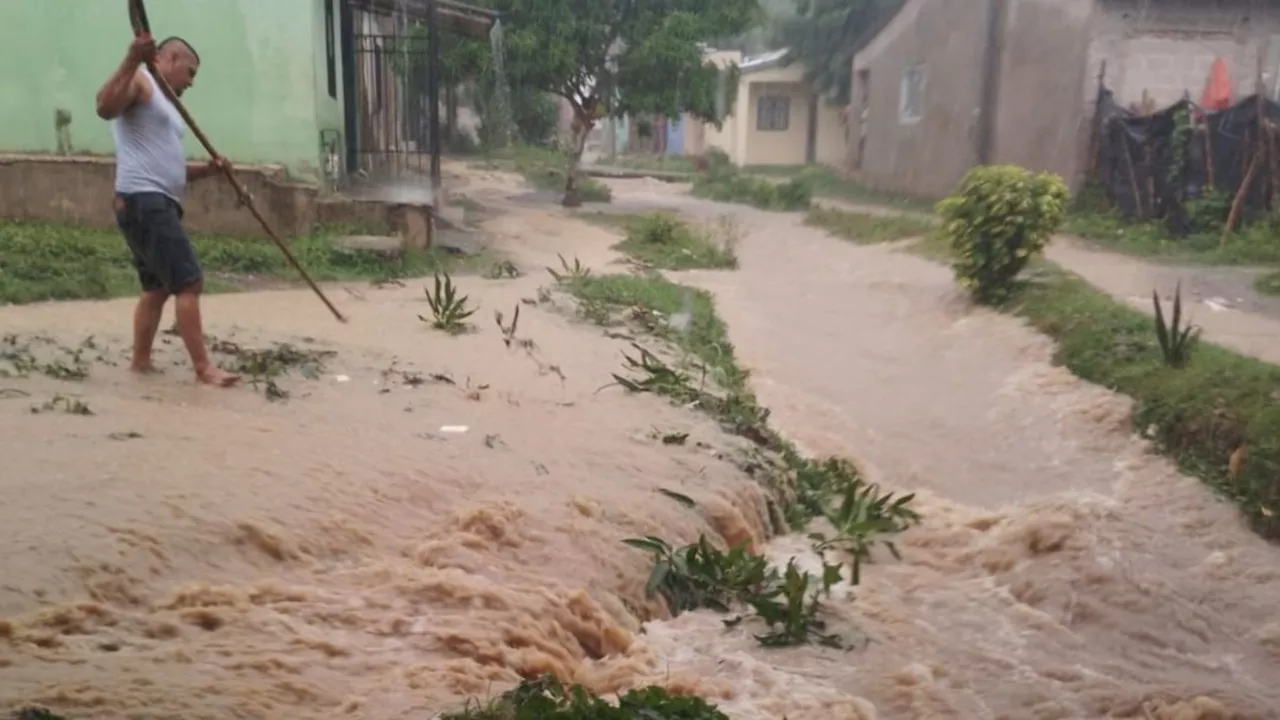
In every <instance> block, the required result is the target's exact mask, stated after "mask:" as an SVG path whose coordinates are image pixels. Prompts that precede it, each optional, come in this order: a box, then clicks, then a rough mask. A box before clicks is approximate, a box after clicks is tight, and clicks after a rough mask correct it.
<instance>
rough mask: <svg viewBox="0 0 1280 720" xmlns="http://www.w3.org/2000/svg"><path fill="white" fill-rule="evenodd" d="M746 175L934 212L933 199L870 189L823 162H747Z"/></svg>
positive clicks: (857, 200) (850, 198)
mask: <svg viewBox="0 0 1280 720" xmlns="http://www.w3.org/2000/svg"><path fill="white" fill-rule="evenodd" d="M743 172H745V173H747V174H749V175H758V176H761V177H768V178H775V179H791V178H800V179H802V180H806V181H808V183H809V186H810V187H811V188H812V189H813V196H814V197H822V198H830V199H832V200H844V201H847V202H851V203H867V204H872V205H882V206H884V207H891V208H897V209H900V210H909V211H914V212H920V213H927V214H932V213H933V202H932V201H930V200H922V199H920V198H911V197H905V196H903V195H898V194H896V193H891V192H886V191H883V190H876V189H874V188H869V187H867V186H866V185H863V184H862V183H860V182H857V181H856V180H851V179H849V178H844V177H841V176H839V175H837V174H836V172H835V171H833V170H832V169H831V168H829V167H827V166H825V165H749V166H747V167H746V168H744V169H743Z"/></svg>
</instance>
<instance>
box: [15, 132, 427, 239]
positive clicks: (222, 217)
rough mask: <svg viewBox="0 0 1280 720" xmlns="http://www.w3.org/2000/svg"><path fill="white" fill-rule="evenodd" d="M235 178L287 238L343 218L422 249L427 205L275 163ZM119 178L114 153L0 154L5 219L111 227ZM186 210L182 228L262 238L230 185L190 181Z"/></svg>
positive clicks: (341, 222) (242, 170) (240, 172)
mask: <svg viewBox="0 0 1280 720" xmlns="http://www.w3.org/2000/svg"><path fill="white" fill-rule="evenodd" d="M236 176H237V178H238V179H239V180H240V182H241V184H243V185H244V187H245V188H246V189H247V190H248V191H249V193H250V194H251V195H252V196H253V200H254V205H255V206H256V207H257V208H258V210H259V211H260V212H261V213H262V214H263V216H264V217H265V218H266V219H267V222H269V223H271V226H272V227H273V228H274V229H275V230H276V232H278V233H279V234H280V235H281V236H282V237H284V238H291V237H297V236H299V235H306V234H308V233H310V232H312V231H314V230H315V229H317V228H318V227H320V226H323V225H334V224H339V225H354V226H357V227H359V228H362V229H364V230H366V231H368V232H374V233H381V232H394V233H399V234H400V235H401V236H402V237H403V238H405V241H406V242H407V243H410V244H414V245H416V246H419V247H420V246H422V245H423V244H424V243H425V242H426V241H425V240H424V239H423V234H424V233H425V230H424V227H425V224H426V216H427V213H428V212H429V210H430V209H429V207H428V206H427V205H426V204H423V203H400V202H388V201H381V200H372V199H371V200H363V199H362V200H353V199H349V198H341V197H335V196H322V195H321V193H320V192H319V190H318V188H317V187H316V186H314V185H310V184H301V183H296V182H291V181H289V180H288V179H287V178H286V177H285V176H284V172H283V171H282V170H281V169H280V168H273V167H270V166H266V167H264V166H250V167H237V168H236ZM114 177H115V162H114V161H113V160H111V159H110V158H101V157H55V156H47V155H46V156H29V155H0V218H4V219H6V220H19V221H31V222H50V223H58V224H66V225H76V226H84V227H99V228H105V229H114V228H115V215H114V213H113V212H112V198H113V196H112V192H111V186H112V183H113V179H114ZM183 208H184V210H185V215H184V217H183V226H184V227H186V229H187V230H188V231H190V232H194V233H207V234H213V235H234V236H258V237H265V233H264V232H263V231H262V227H261V225H259V224H258V222H257V221H256V220H255V219H254V217H253V215H252V214H250V213H249V211H248V210H246V209H245V208H243V207H241V206H240V205H239V202H238V200H237V198H236V195H235V192H234V191H233V190H232V189H231V186H230V184H229V183H226V182H222V181H219V180H217V179H210V180H205V181H202V182H198V183H194V184H192V185H191V186H190V187H189V188H188V189H187V197H186V202H185V203H184V204H183ZM121 242H123V240H122V241H121Z"/></svg>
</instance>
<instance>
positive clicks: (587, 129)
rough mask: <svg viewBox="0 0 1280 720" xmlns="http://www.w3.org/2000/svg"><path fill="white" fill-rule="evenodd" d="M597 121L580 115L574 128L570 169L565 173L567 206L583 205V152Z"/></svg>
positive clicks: (562, 202) (565, 201) (563, 202)
mask: <svg viewBox="0 0 1280 720" xmlns="http://www.w3.org/2000/svg"><path fill="white" fill-rule="evenodd" d="M594 125H595V123H594V122H593V121H592V120H591V119H589V118H587V117H586V116H584V115H581V114H580V115H578V117H577V119H576V121H575V122H574V128H573V147H572V148H571V149H570V151H569V171H568V172H567V173H565V181H564V200H563V201H561V203H560V204H561V205H564V206H565V207H581V206H582V192H581V191H580V190H579V189H578V173H579V172H580V171H581V169H582V152H583V151H584V150H586V149H587V136H588V135H590V134H591V128H592V126H594Z"/></svg>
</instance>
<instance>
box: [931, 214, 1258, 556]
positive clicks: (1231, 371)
mask: <svg viewBox="0 0 1280 720" xmlns="http://www.w3.org/2000/svg"><path fill="white" fill-rule="evenodd" d="M1055 197H1056V194H1055ZM1054 202H1056V200H1055V201H1054ZM1031 212H1032V215H1030V216H1028V217H1027V219H1025V220H1019V221H1017V223H1015V224H1018V223H1028V222H1029V223H1032V224H1033V225H1039V226H1040V227H1043V226H1044V225H1043V215H1042V214H1039V215H1038V214H1037V213H1041V212H1042V211H1041V210H1039V209H1034V210H1032V211H1031ZM977 219H979V220H983V221H984V222H989V220H985V219H984V218H983V216H981V215H979V216H977ZM915 251H916V252H918V253H919V254H921V255H924V256H926V257H930V258H933V259H936V260H938V261H940V262H949V263H955V262H956V254H955V251H954V250H953V248H952V247H951V246H950V245H949V244H947V243H944V242H940V241H939V239H938V237H936V236H935V237H926V238H925V239H923V240H922V241H921V242H920V243H918V244H917V245H916V247H915ZM1035 267H1036V277H1035V278H1034V280H1030V281H1027V282H1023V283H1017V284H1014V285H1012V286H1011V290H1010V291H1009V292H1008V293H1006V294H1005V295H1004V297H1003V300H1002V301H1001V302H998V303H997V307H1000V308H1001V309H1003V310H1005V311H1007V312H1010V313H1013V314H1016V315H1018V316H1020V317H1023V318H1025V319H1026V320H1028V321H1029V322H1030V323H1031V324H1032V325H1034V326H1035V327H1036V328H1037V329H1039V330H1040V331H1041V332H1044V333H1045V334H1047V335H1049V336H1050V337H1052V338H1054V339H1055V340H1056V341H1057V343H1058V350H1057V353H1056V355H1055V362H1057V363H1059V364H1061V365H1063V366H1065V367H1066V368H1068V369H1070V370H1071V371H1072V372H1073V373H1075V374H1076V375H1077V376H1079V377H1080V378H1082V379H1084V380H1087V381H1089V382H1092V383H1095V384H1098V385H1101V386H1103V387H1107V388H1110V389H1112V390H1115V391H1117V392H1120V393H1124V394H1126V395H1129V396H1130V397H1132V398H1134V399H1135V400H1136V404H1135V409H1134V415H1133V425H1134V429H1135V431H1137V432H1139V433H1141V434H1143V435H1144V436H1146V437H1149V438H1151V439H1152V440H1153V441H1154V442H1155V445H1156V447H1157V448H1158V449H1159V450H1160V451H1161V452H1163V453H1165V454H1166V455H1168V456H1170V457H1171V458H1173V459H1174V460H1176V461H1177V462H1178V464H1179V466H1180V467H1181V468H1182V469H1183V470H1184V471H1185V472H1187V473H1189V474H1192V475H1195V476H1196V477H1199V478H1201V479H1203V480H1204V481H1205V482H1207V483H1208V484H1210V485H1211V486H1212V487H1214V488H1215V489H1217V490H1219V491H1221V492H1222V493H1223V494H1225V495H1226V496H1227V497H1229V498H1230V499H1232V500H1233V501H1234V502H1235V503H1236V504H1237V505H1238V506H1239V507H1240V508H1241V510H1242V511H1243V513H1244V515H1245V516H1246V517H1247V518H1248V520H1249V521H1250V523H1251V524H1252V526H1253V527H1254V528H1255V530H1257V531H1258V533H1259V534H1261V535H1262V536H1264V537H1266V538H1269V539H1273V540H1280V367H1277V366H1275V365H1271V364H1269V363H1265V362H1262V361H1260V360H1256V359H1254V358H1250V357H1245V356H1242V355H1240V354H1238V353H1235V352H1232V351H1230V350H1227V349H1225V348H1222V347H1219V346H1216V345H1213V344H1210V343H1202V342H1197V339H1198V331H1197V330H1196V329H1194V328H1191V327H1188V326H1186V325H1183V324H1182V320H1181V301H1180V297H1179V296H1180V293H1178V294H1175V298H1174V303H1175V304H1174V312H1173V316H1174V317H1173V318H1171V319H1170V320H1171V321H1170V322H1166V321H1165V318H1164V313H1163V310H1162V309H1161V310H1160V311H1159V312H1160V314H1159V315H1158V316H1157V317H1156V318H1155V319H1154V321H1153V318H1152V317H1151V316H1148V315H1146V314H1143V313H1141V312H1139V311H1137V310H1134V309H1132V308H1130V307H1128V306H1127V305H1126V304H1124V303H1122V302H1118V301H1116V300H1114V299H1112V298H1111V297H1110V296H1108V295H1107V294H1105V293H1103V292H1101V291H1099V290H1096V289H1094V288H1093V287H1092V286H1090V285H1089V284H1088V283H1087V282H1086V281H1085V280H1084V279H1082V278H1080V277H1078V276H1076V275H1074V274H1072V273H1068V272H1066V271H1064V270H1062V269H1061V268H1058V267H1057V266H1056V265H1054V264H1052V263H1050V262H1048V261H1041V262H1037V263H1035ZM1153 304H1154V306H1155V307H1157V308H1158V307H1159V296H1158V294H1153ZM1175 318H1176V319H1175Z"/></svg>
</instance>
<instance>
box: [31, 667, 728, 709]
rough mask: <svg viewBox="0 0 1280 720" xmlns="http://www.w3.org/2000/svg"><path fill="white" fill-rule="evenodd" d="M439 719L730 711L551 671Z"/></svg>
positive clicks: (698, 701) (648, 689) (665, 693)
mask: <svg viewBox="0 0 1280 720" xmlns="http://www.w3.org/2000/svg"><path fill="white" fill-rule="evenodd" d="M23 720H28V719H26V718H24V719H23ZM30 720H57V719H56V718H47V719H42V718H31V719H30ZM440 720H729V717H728V716H727V715H725V714H724V713H722V712H720V711H719V710H716V709H715V706H713V705H710V704H709V703H707V701H705V700H702V699H700V698H691V697H681V696H678V695H672V694H671V693H670V692H669V691H667V690H666V689H664V688H660V687H656V686H650V687H646V688H640V689H638V690H630V691H628V692H626V693H624V694H622V695H620V696H619V697H618V702H617V704H616V705H615V704H613V703H610V702H609V701H607V700H605V699H603V698H600V697H597V696H595V695H592V694H591V693H589V692H587V691H586V690H585V689H584V688H583V687H582V686H580V685H573V686H568V687H566V686H565V685H562V684H561V683H560V682H559V681H557V680H556V679H555V678H553V677H549V676H543V677H541V678H538V679H536V680H525V681H523V682H521V683H520V685H518V686H517V687H515V688H514V689H512V690H509V691H507V692H505V693H503V694H502V695H501V696H500V697H498V698H496V699H494V700H491V701H489V702H488V703H476V702H474V701H473V702H470V703H468V704H467V707H465V708H464V709H462V710H461V711H459V712H453V713H446V714H444V715H441V716H440Z"/></svg>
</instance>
